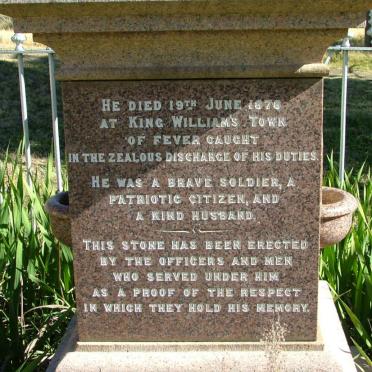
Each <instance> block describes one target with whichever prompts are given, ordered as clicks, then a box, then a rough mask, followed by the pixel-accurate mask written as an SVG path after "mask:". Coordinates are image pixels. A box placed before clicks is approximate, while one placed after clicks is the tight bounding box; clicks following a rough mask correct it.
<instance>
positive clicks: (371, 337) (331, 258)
mask: <svg viewBox="0 0 372 372" xmlns="http://www.w3.org/2000/svg"><path fill="white" fill-rule="evenodd" d="M364 170H365V169H364V167H363V166H362V167H361V168H360V170H359V171H358V172H353V171H350V172H348V173H347V174H346V175H345V182H344V183H341V182H340V180H339V179H338V175H337V173H338V171H337V169H336V168H335V164H334V162H333V160H332V158H331V159H330V161H329V171H328V172H327V174H326V175H325V179H324V185H326V186H333V187H338V188H342V189H344V190H346V191H348V192H350V193H351V194H353V195H354V196H355V197H356V198H357V199H358V200H359V201H360V204H359V207H358V211H357V212H356V214H355V218H354V225H353V228H352V230H351V231H350V233H349V234H348V236H347V237H346V238H345V239H344V240H343V241H342V242H340V243H339V244H336V245H334V246H332V247H329V248H325V249H324V250H323V252H322V256H321V265H320V277H321V278H322V279H324V280H326V281H327V282H328V283H329V285H330V287H331V289H332V291H333V294H334V299H335V303H336V306H337V310H338V313H339V316H340V318H341V321H342V323H343V328H344V331H345V333H346V335H347V336H348V338H349V341H351V342H349V343H350V344H354V345H355V346H356V348H357V350H358V351H359V353H360V354H361V355H362V356H363V357H364V358H365V360H366V361H367V363H368V364H370V365H371V366H372V177H371V170H370V169H368V170H366V172H365V173H364Z"/></svg>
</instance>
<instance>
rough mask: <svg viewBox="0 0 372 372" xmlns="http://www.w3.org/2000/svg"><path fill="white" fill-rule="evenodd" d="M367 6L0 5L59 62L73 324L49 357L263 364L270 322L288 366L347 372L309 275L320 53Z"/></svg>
mask: <svg viewBox="0 0 372 372" xmlns="http://www.w3.org/2000/svg"><path fill="white" fill-rule="evenodd" d="M3 3H4V2H3ZM366 9H368V1H365V0H357V1H352V2H351V1H346V0H342V1H340V0H337V1H336V0H327V1H310V0H305V1H301V2H298V1H295V0H284V1H280V2H272V1H257V0H253V1H243V0H234V1H218V0H206V1H194V0H190V1H180V0H174V1H173V0H171V1H157V0H156V1H60V0H57V1H29V0H22V1H21V0H11V1H7V2H6V4H5V5H2V4H1V5H0V12H2V13H4V14H9V15H11V16H14V17H15V28H16V31H18V32H22V31H24V32H25V31H27V32H33V33H34V38H35V40H37V41H39V42H43V43H45V44H47V45H49V46H50V47H52V48H53V49H54V50H55V51H56V53H57V55H58V57H59V58H60V61H61V66H60V69H59V72H58V77H59V79H60V80H61V81H62V90H63V111H64V122H65V136H66V141H65V142H66V159H67V162H68V175H69V204H70V206H69V213H70V215H71V239H72V248H73V253H74V273H75V282H76V298H77V320H76V321H77V328H76V327H75V325H74V323H72V325H71V329H70V330H69V331H68V332H67V336H66V340H65V341H64V343H63V344H62V346H61V349H60V351H59V352H58V353H57V356H56V358H55V359H54V362H53V363H52V364H51V366H50V370H51V371H52V370H60V371H69V372H71V371H80V370H84V371H85V370H86V371H96V370H105V371H112V370H127V371H139V370H143V371H163V370H172V371H178V370H179V371H191V370H206V371H216V370H233V371H243V370H263V369H264V368H265V355H264V353H263V352H262V350H263V346H262V343H260V342H259V341H260V340H261V339H262V337H263V334H264V331H265V329H268V327H270V326H271V325H272V324H273V322H277V321H279V322H280V324H282V325H283V326H285V327H286V329H287V332H286V336H285V338H286V345H285V347H284V348H285V350H287V352H286V358H287V364H286V370H287V371H289V370H298V368H303V367H305V369H306V370H309V371H310V370H320V369H319V368H320V367H321V368H326V369H325V370H334V371H336V370H348V371H350V370H353V368H354V367H353V362H352V359H351V357H350V356H349V355H348V354H343V353H342V352H341V351H340V350H341V349H342V350H348V346H347V344H346V340H345V337H344V335H343V333H342V329H341V326H340V324H339V321H338V319H337V314H336V312H335V309H334V306H333V303H332V299H331V297H330V295H329V292H328V291H327V289H326V288H325V287H324V286H323V285H321V286H320V287H319V288H318V286H319V282H318V257H319V223H320V203H321V179H322V112H323V107H322V100H323V82H322V77H323V76H326V75H327V74H328V69H327V67H326V66H325V65H323V64H322V63H321V61H322V56H323V55H324V52H325V51H326V48H327V47H328V46H329V45H330V44H331V43H333V42H334V41H336V40H337V39H339V38H341V37H343V36H344V35H345V34H346V30H347V28H348V27H350V26H352V25H353V24H358V23H360V21H361V20H363V19H364V16H365V11H366ZM318 291H319V292H318ZM318 293H320V296H319V298H318ZM345 345H346V346H345ZM110 351H117V353H110ZM315 362H316V363H315ZM319 366H320V367H319ZM296 368H297V369H296Z"/></svg>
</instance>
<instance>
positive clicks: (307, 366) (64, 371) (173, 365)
mask: <svg viewBox="0 0 372 372" xmlns="http://www.w3.org/2000/svg"><path fill="white" fill-rule="evenodd" d="M318 311H319V313H318V324H319V326H318V340H317V341H315V342H298V343H297V342H289V343H285V344H283V346H282V351H281V352H280V353H276V352H275V347H274V349H273V350H272V352H271V353H270V352H268V351H267V344H266V351H265V345H264V344H263V343H254V342H246V343H242V342H239V343H234V342H223V343H220V342H218V343H213V342H206V343H200V342H197V343H193V342H186V343H183V342H177V343H168V342H159V343H156V342H150V343H149V342H143V343H142V342H131V343H117V342H113V343H108V342H105V343H97V342H88V343H87V342H84V343H80V342H78V341H77V331H76V326H75V322H74V320H73V321H72V322H71V324H70V326H69V328H68V330H67V332H66V334H65V337H64V339H63V341H62V343H61V345H60V347H59V348H58V350H57V352H56V354H55V356H54V358H53V359H52V361H51V363H50V365H49V368H48V370H47V371H48V372H51V371H61V372H75V371H76V372H77V371H79V372H80V371H87V372H90V371H92V372H93V371H101V372H106V371H110V372H114V371H126V372H140V371H149V372H150V371H172V372H176V371H187V372H189V371H203V372H207V371H211V372H212V371H234V372H239V371H244V372H246V371H263V370H276V371H334V372H335V371H345V372H346V371H347V372H350V371H356V369H355V365H354V362H353V358H352V356H351V352H350V349H349V346H348V344H347V342H346V338H345V335H344V332H343V330H342V327H341V323H340V321H339V318H338V315H337V312H336V308H335V306H334V304H333V300H332V296H331V293H330V290H329V288H328V285H327V283H326V282H323V281H320V282H319V307H318ZM269 354H270V355H271V356H270V355H269Z"/></svg>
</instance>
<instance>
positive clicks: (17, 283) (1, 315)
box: [0, 151, 74, 371]
mask: <svg viewBox="0 0 372 372" xmlns="http://www.w3.org/2000/svg"><path fill="white" fill-rule="evenodd" d="M19 154H20V151H18V154H17V155H18V156H16V157H14V158H13V161H12V162H11V165H10V166H9V162H8V159H7V157H5V159H4V161H3V162H1V161H0V195H1V196H2V202H1V203H0V371H16V370H17V371H26V370H27V371H33V370H35V368H36V367H38V368H42V366H43V365H47V363H48V357H50V355H51V354H53V352H54V350H55V348H56V346H57V344H58V343H59V341H60V338H61V336H62V335H63V332H64V329H65V327H66V325H67V322H68V320H69V319H70V318H71V316H72V313H73V306H74V293H73V275H72V253H71V250H70V248H68V247H66V246H63V245H61V244H60V243H59V242H58V241H57V240H56V239H55V238H54V236H53V234H52V232H51V229H50V223H49V219H48V216H47V215H46V213H45V212H44V209H43V205H44V203H45V201H46V200H47V199H48V198H49V197H50V196H51V195H52V194H54V193H55V187H54V183H53V182H52V181H51V180H52V173H53V172H54V171H53V167H52V163H53V162H52V160H53V159H52V157H51V156H50V157H49V158H48V161H47V170H46V173H45V176H44V177H40V176H39V175H38V173H37V172H36V173H35V174H34V175H33V177H32V178H33V183H32V185H31V186H28V185H27V184H26V182H25V173H24V169H23V165H22V162H21V161H20V159H21V157H20V156H19Z"/></svg>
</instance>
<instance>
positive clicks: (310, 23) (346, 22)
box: [0, 0, 372, 80]
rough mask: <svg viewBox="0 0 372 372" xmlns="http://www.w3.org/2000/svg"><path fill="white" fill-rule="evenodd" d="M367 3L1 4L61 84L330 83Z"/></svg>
mask: <svg viewBox="0 0 372 372" xmlns="http://www.w3.org/2000/svg"><path fill="white" fill-rule="evenodd" d="M371 7H372V4H371V2H370V1H365V0H356V1H346V0H341V1H340V0H324V1H310V0H304V1H298V0H283V1H268V0H230V1H229V0H224V1H219V0H209V1H204V0H203V1H196V0H168V1H158V0H152V1H149V0H143V1H71V0H69V1H62V0H57V1H45V0H41V1H27V0H24V1H19V0H10V1H1V2H0V13H4V14H7V15H10V16H12V17H14V19H15V30H16V31H17V32H32V33H34V39H35V40H37V41H39V42H42V43H44V44H47V45H48V46H50V47H52V48H53V49H54V50H55V51H56V53H57V55H58V56H59V58H60V60H61V61H62V66H61V69H60V71H59V77H60V78H61V79H63V80H85V79H87V80H101V79H102V80H110V79H114V80H117V79H172V78H177V79H178V78H203V77H204V78H220V77H225V78H242V77H290V76H309V77H310V76H311V77H312V76H323V75H326V74H327V68H326V67H325V66H322V65H320V63H321V60H322V57H323V54H324V52H325V51H326V49H327V47H328V46H329V45H330V44H332V43H333V42H335V41H336V40H338V39H340V38H342V37H343V36H345V35H346V30H347V28H348V27H352V26H354V25H356V24H358V23H360V22H361V21H363V19H364V16H365V11H366V9H368V8H371Z"/></svg>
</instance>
